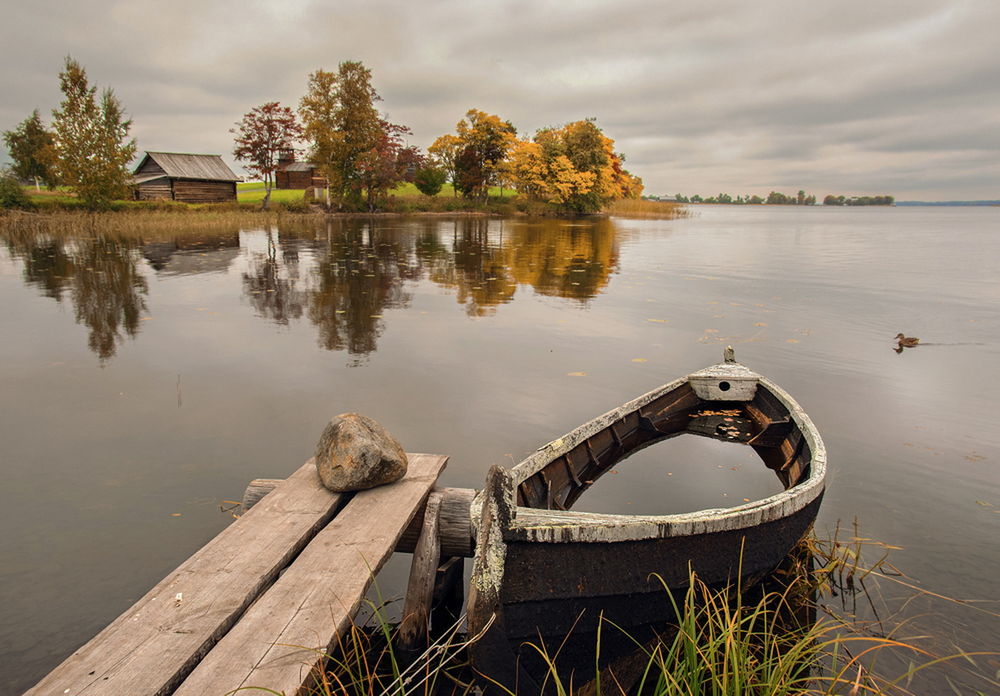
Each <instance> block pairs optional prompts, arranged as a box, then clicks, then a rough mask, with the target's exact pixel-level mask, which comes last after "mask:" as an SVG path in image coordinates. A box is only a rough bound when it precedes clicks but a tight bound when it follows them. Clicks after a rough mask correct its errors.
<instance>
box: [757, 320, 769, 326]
mask: <svg viewBox="0 0 1000 696" xmlns="http://www.w3.org/2000/svg"><path fill="white" fill-rule="evenodd" d="M754 326H767V324H765V323H764V322H762V321H758V322H757V323H756V324H754Z"/></svg>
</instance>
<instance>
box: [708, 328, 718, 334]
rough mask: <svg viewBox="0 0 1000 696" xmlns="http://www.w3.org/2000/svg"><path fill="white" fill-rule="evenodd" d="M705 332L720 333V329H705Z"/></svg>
mask: <svg viewBox="0 0 1000 696" xmlns="http://www.w3.org/2000/svg"><path fill="white" fill-rule="evenodd" d="M705 333H719V330H718V329H705Z"/></svg>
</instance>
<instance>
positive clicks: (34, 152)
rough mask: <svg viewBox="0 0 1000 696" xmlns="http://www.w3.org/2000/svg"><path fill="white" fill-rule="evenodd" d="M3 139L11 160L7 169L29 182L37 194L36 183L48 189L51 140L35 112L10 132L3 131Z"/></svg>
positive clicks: (50, 179) (51, 150)
mask: <svg viewBox="0 0 1000 696" xmlns="http://www.w3.org/2000/svg"><path fill="white" fill-rule="evenodd" d="M3 140H4V142H5V143H6V144H7V151H8V152H9V153H10V158H11V160H12V161H13V166H12V167H11V170H12V171H13V172H14V174H16V175H17V176H19V177H21V178H22V179H32V180H34V182H35V190H38V191H40V190H41V185H40V182H42V181H44V182H45V183H46V184H47V185H48V186H50V187H51V186H53V185H54V184H55V176H54V174H53V171H52V170H53V168H52V163H53V162H52V160H53V157H54V155H55V150H54V142H55V139H54V138H53V135H52V133H51V131H49V130H48V129H47V128H46V127H45V125H44V124H43V123H42V118H41V116H40V115H39V114H38V109H35V110H34V111H33V112H32V113H31V116H29V117H28V118H26V119H24V120H23V121H21V123H19V124H18V125H17V127H16V128H14V130H9V131H5V132H4V134H3Z"/></svg>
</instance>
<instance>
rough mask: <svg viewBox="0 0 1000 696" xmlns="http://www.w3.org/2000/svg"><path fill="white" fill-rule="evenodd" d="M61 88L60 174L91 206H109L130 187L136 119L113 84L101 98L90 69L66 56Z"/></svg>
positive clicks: (56, 126) (56, 128)
mask: <svg viewBox="0 0 1000 696" xmlns="http://www.w3.org/2000/svg"><path fill="white" fill-rule="evenodd" d="M59 87H60V89H61V90H62V93H63V96H64V99H63V101H62V103H61V104H60V105H59V108H58V109H56V110H54V111H53V112H52V130H53V135H54V139H55V147H54V150H55V169H56V175H57V176H58V177H59V180H60V181H61V182H62V183H63V184H65V185H67V186H69V187H70V188H71V189H72V190H73V191H74V192H75V193H76V195H77V196H79V197H80V199H81V200H82V201H83V202H84V204H86V205H87V206H88V207H91V208H101V207H106V206H107V205H108V203H110V202H111V201H112V200H114V199H116V198H124V197H125V195H126V194H127V192H128V182H129V178H130V176H129V171H128V168H127V167H128V163H129V162H130V161H131V159H132V157H133V156H134V155H135V148H136V145H135V139H134V138H132V139H129V137H128V132H129V129H130V128H131V127H132V121H131V119H126V118H125V110H124V108H123V107H122V103H121V102H120V101H119V100H118V97H116V96H115V93H114V91H113V90H111V89H110V88H107V89H105V90H104V91H103V92H102V93H101V99H100V102H98V100H97V96H96V94H97V88H96V87H91V86H90V84H89V82H88V81H87V72H86V70H84V68H83V66H82V65H80V64H79V63H78V62H76V61H75V60H73V59H72V58H70V57H68V56H67V57H66V64H65V67H64V68H63V70H62V72H60V73H59Z"/></svg>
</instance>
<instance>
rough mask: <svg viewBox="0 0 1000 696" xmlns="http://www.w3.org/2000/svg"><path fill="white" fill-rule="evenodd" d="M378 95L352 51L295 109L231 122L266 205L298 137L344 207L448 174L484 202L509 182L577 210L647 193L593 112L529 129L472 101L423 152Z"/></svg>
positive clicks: (431, 187) (373, 202)
mask: <svg viewBox="0 0 1000 696" xmlns="http://www.w3.org/2000/svg"><path fill="white" fill-rule="evenodd" d="M379 101H381V97H380V96H379V94H378V92H377V90H376V89H375V87H374V86H373V84H372V74H371V71H370V70H369V69H368V68H366V67H365V66H364V64H362V63H360V62H358V61H345V62H342V63H340V65H339V66H338V69H337V71H336V72H332V71H326V70H323V69H320V70H317V71H315V72H313V73H312V74H311V75H309V78H308V81H307V85H306V94H305V96H303V97H302V99H301V100H300V101H299V105H298V112H297V114H296V112H294V111H292V109H291V108H289V107H287V106H281V105H280V104H279V103H277V102H269V103H267V104H264V105H262V106H260V107H255V108H254V109H252V110H251V111H250V112H248V113H247V114H246V115H245V116H244V117H243V120H242V121H240V122H239V123H238V124H237V125H236V128H234V129H233V132H234V133H235V135H236V149H235V150H234V151H233V154H234V155H235V156H236V157H237V159H239V160H240V161H241V162H243V163H244V167H245V168H246V169H247V170H248V171H250V172H252V173H254V174H256V175H257V176H259V177H260V178H261V179H262V180H263V181H264V187H265V194H264V201H265V202H264V205H265V207H266V205H267V201H268V198H269V196H270V190H271V187H272V185H273V176H274V174H275V172H276V171H277V160H278V157H279V155H280V153H281V152H282V151H288V150H292V149H294V148H295V147H296V145H298V144H304V146H305V147H304V150H305V153H306V157H307V159H308V160H309V161H310V162H312V163H313V164H314V165H315V166H316V168H317V170H318V172H319V173H320V174H321V175H322V176H323V177H325V178H326V181H327V186H328V192H329V196H330V201H329V202H330V204H331V206H332V207H334V208H336V209H338V210H369V211H373V210H376V209H377V208H378V207H379V206H380V205H381V204H382V203H383V202H384V200H385V198H386V196H387V195H388V193H389V191H391V190H392V189H393V188H395V187H396V186H398V185H399V184H401V183H403V182H411V183H413V184H414V185H415V186H416V187H417V189H418V190H419V191H421V192H422V193H424V194H426V195H428V196H433V195H437V194H438V193H439V192H440V191H441V189H442V187H443V186H444V184H445V183H448V182H450V183H451V184H452V187H453V189H454V192H455V195H456V196H459V195H461V196H463V197H465V198H467V199H470V200H473V201H476V202H479V203H485V202H486V201H487V199H488V197H489V192H490V190H491V189H492V188H494V187H500V188H501V189H503V188H505V187H506V188H510V189H513V190H515V191H516V192H517V193H518V194H520V195H523V196H525V197H527V198H530V199H535V200H541V201H545V202H547V203H549V204H552V205H553V206H556V207H558V208H560V209H562V210H565V211H570V212H577V213H591V212H596V211H598V210H600V209H601V208H603V207H604V206H605V205H607V204H608V203H610V202H611V201H614V200H617V199H619V198H628V197H638V196H639V195H640V194H641V193H642V180H641V179H639V178H638V177H636V176H633V175H632V174H630V173H629V172H628V171H627V170H626V169H625V168H624V166H623V164H624V161H625V158H624V156H623V155H622V154H621V153H618V152H615V149H614V141H613V140H612V139H610V138H608V137H607V136H606V135H604V133H603V131H602V130H601V128H600V127H599V126H598V125H597V123H596V122H595V121H594V120H593V119H584V120H581V121H575V122H573V123H569V124H567V125H565V126H562V127H558V128H555V127H552V128H542V129H540V130H539V131H537V132H536V133H535V134H534V136H532V137H531V138H530V139H529V138H528V137H526V136H525V137H519V135H518V131H517V128H516V127H515V126H514V124H513V123H511V122H510V121H509V120H505V119H503V118H501V117H500V116H497V115H495V114H490V113H487V112H485V111H480V110H479V109H470V110H469V111H468V112H466V114H465V116H464V117H463V118H462V119H461V120H459V122H458V123H457V124H456V126H455V132H454V133H448V134H445V135H442V136H440V137H438V138H437V139H436V140H435V141H434V143H433V144H432V145H431V146H430V147H429V148H428V149H427V152H421V151H420V149H419V148H416V147H413V146H408V145H407V144H406V136H408V135H410V134H411V131H410V129H409V128H408V127H406V126H404V125H401V124H396V123H391V122H389V121H388V120H387V119H386V118H385V117H384V116H382V115H381V114H380V113H379V111H378V109H377V108H376V104H377V102H379ZM296 116H297V118H296Z"/></svg>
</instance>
